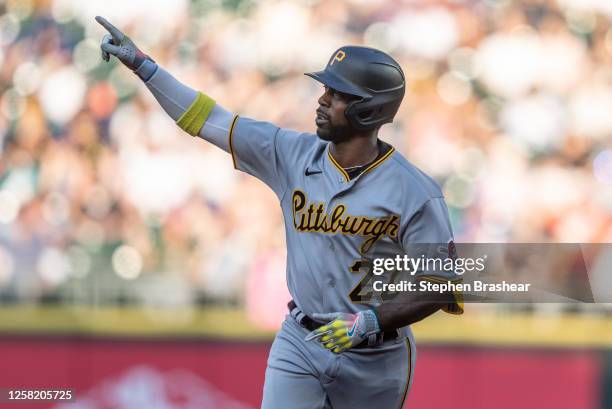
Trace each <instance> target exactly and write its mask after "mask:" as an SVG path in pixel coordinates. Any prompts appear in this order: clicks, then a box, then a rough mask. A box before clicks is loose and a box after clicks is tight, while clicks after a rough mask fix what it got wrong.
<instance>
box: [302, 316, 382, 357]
mask: <svg viewBox="0 0 612 409" xmlns="http://www.w3.org/2000/svg"><path fill="white" fill-rule="evenodd" d="M312 318H313V319H314V320H316V321H321V322H325V321H327V322H328V323H327V324H326V325H322V326H320V327H319V328H317V329H315V330H314V331H312V332H310V333H309V334H308V335H306V337H305V338H304V339H305V340H306V341H312V340H318V341H319V342H320V343H321V344H322V345H323V346H324V347H325V348H327V349H329V350H331V351H332V352H334V353H336V354H339V353H341V352H344V351H346V350H347V349H349V348H353V347H355V346H357V345H359V344H361V343H362V342H363V341H364V340H366V339H367V338H368V337H369V336H370V335H373V334H378V333H379V332H380V326H379V325H378V319H377V318H376V314H374V311H372V310H367V311H360V312H358V313H357V314H347V313H344V312H332V313H327V314H319V313H316V314H313V315H312Z"/></svg>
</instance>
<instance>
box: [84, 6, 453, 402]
mask: <svg viewBox="0 0 612 409" xmlns="http://www.w3.org/2000/svg"><path fill="white" fill-rule="evenodd" d="M96 20H97V21H98V22H99V23H100V24H101V25H102V26H103V27H104V28H105V29H106V30H108V32H109V34H107V35H105V36H104V38H103V40H102V45H101V49H102V57H103V58H104V59H105V60H106V61H108V60H109V58H110V55H113V56H115V57H117V58H118V59H119V60H120V61H121V62H122V63H123V64H124V65H126V66H127V67H128V68H129V69H131V70H133V71H134V72H135V74H136V75H138V76H139V77H140V78H141V79H142V81H143V82H144V83H145V85H146V86H147V88H148V89H149V90H150V91H151V92H152V93H153V95H154V96H155V98H156V99H157V101H158V102H159V103H160V105H161V106H162V108H163V109H164V110H165V111H166V112H167V113H168V115H170V117H172V119H174V120H175V121H176V123H177V125H178V126H179V127H181V128H182V129H183V130H185V131H186V132H187V133H189V134H191V135H193V136H199V137H201V138H203V139H205V140H207V141H208V142H211V143H213V144H214V145H216V146H218V147H219V148H221V149H223V150H225V151H226V152H228V153H229V154H230V155H231V158H232V161H233V163H234V167H235V168H236V169H238V170H241V171H244V172H247V173H249V174H251V175H253V176H255V177H257V178H258V179H260V180H261V181H263V182H264V183H266V184H267V185H268V186H269V187H270V188H271V189H272V190H273V191H274V193H275V194H276V195H277V196H278V199H279V201H280V206H281V209H282V212H283V216H284V220H285V231H286V241H287V284H288V287H289V291H290V293H291V295H292V297H293V300H292V301H291V302H290V303H289V312H290V314H288V315H287V317H286V319H285V321H284V322H283V324H282V328H281V330H280V331H279V333H278V334H277V335H276V338H275V340H274V342H273V344H272V347H271V350H270V355H269V359H268V366H267V369H266V377H265V384H264V391H263V400H262V408H265V409H281V408H282V409H302V408H304V409H306V408H307V409H312V408H333V409H345V408H346V409H349V408H350V409H355V408H390V409H391V408H392V409H396V408H401V407H402V406H403V404H404V400H405V398H406V394H407V393H408V390H409V388H410V384H411V382H412V374H413V372H414V364H415V344H414V339H413V336H412V333H411V331H410V328H409V325H410V324H412V323H414V322H417V321H419V320H421V319H423V318H425V317H427V316H429V315H431V314H433V313H434V312H436V311H437V310H439V309H443V310H445V311H447V312H451V313H461V312H462V306H461V305H460V303H459V302H457V301H456V300H455V298H454V296H453V295H452V294H444V298H443V299H441V298H440V297H437V298H436V300H435V301H432V298H431V297H430V296H431V294H429V293H427V292H422V293H419V294H412V295H411V297H412V298H411V299H410V302H403V303H380V302H379V303H369V304H368V303H365V304H364V303H358V302H354V301H355V300H357V301H358V298H359V294H358V293H359V292H360V291H361V289H362V288H363V287H364V284H365V281H366V278H367V277H371V274H369V266H370V264H369V263H370V262H371V260H373V259H375V258H389V257H394V256H395V255H397V254H402V253H404V254H405V253H406V251H407V248H408V247H409V245H410V244H411V243H448V244H449V248H450V247H451V244H452V230H451V225H450V222H449V219H448V211H447V208H446V205H445V202H444V198H443V196H442V193H441V191H440V189H439V187H438V186H437V184H436V183H435V182H434V181H433V180H432V179H431V178H429V177H428V176H426V175H425V174H424V173H423V172H421V171H420V170H419V169H417V168H416V167H415V166H413V165H412V164H411V163H409V162H408V161H407V160H406V159H405V158H404V157H403V156H402V155H401V154H400V153H398V152H397V151H396V150H395V149H394V148H393V147H392V146H391V145H389V144H387V143H385V142H383V141H381V140H380V139H378V137H377V135H378V130H379V129H380V127H381V126H382V125H383V124H385V123H390V122H392V120H393V118H394V116H395V114H396V113H397V111H398V109H399V106H400V103H401V101H402V98H403V96H404V91H405V78H404V73H403V72H402V69H401V67H400V66H399V64H398V63H397V62H396V61H395V60H394V59H393V58H391V57H390V56H389V55H387V54H385V53H383V52H381V51H378V50H375V49H372V48H367V47H357V46H346V47H342V48H340V49H339V50H337V51H336V52H335V53H334V54H333V55H332V57H331V58H330V60H329V62H328V63H327V66H326V67H325V69H324V70H322V71H319V72H314V73H308V74H306V75H308V76H310V77H312V78H314V79H315V80H317V81H319V82H321V83H322V84H323V85H324V92H323V94H322V95H321V97H320V98H319V100H318V103H319V107H318V109H317V111H316V121H315V123H316V134H312V133H308V132H297V131H292V130H287V129H282V128H279V127H278V126H276V125H274V124H272V123H269V122H263V121H258V120H254V119H249V118H243V117H240V116H238V115H234V114H232V113H230V112H228V111H227V110H226V109H224V108H223V107H221V106H220V105H219V104H217V103H216V102H215V101H214V100H213V99H212V98H211V97H210V96H208V95H206V94H204V93H202V92H198V91H196V90H193V89H191V88H189V87H188V86H186V85H184V84H182V83H180V82H179V81H178V80H177V79H175V78H174V77H173V76H171V75H170V74H169V73H168V72H166V71H165V70H164V69H163V68H162V67H160V66H159V65H157V64H156V63H155V61H154V60H153V59H151V58H150V57H149V56H147V55H146V54H144V53H143V52H142V51H140V50H139V49H138V48H137V47H136V45H135V44H134V43H133V41H132V40H130V39H129V38H128V37H127V36H126V35H124V34H123V33H122V32H121V31H119V30H118V29H117V28H116V27H114V26H113V25H112V24H111V23H109V22H108V21H106V20H105V19H104V18H102V17H96ZM455 278H456V277H453V276H452V275H449V273H445V272H440V273H435V272H434V273H433V274H431V273H428V274H427V275H426V274H421V276H420V277H419V279H424V280H432V281H445V280H449V279H455Z"/></svg>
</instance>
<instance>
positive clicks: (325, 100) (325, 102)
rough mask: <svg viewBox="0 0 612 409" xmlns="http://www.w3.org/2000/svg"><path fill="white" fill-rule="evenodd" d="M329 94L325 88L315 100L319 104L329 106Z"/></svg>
mask: <svg viewBox="0 0 612 409" xmlns="http://www.w3.org/2000/svg"><path fill="white" fill-rule="evenodd" d="M330 98H331V97H330V95H329V92H328V91H327V90H325V92H323V94H322V95H321V96H320V97H319V99H318V100H317V102H318V103H319V105H323V106H325V107H329V104H330V101H331V99H330Z"/></svg>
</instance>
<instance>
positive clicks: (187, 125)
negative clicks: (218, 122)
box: [176, 92, 216, 136]
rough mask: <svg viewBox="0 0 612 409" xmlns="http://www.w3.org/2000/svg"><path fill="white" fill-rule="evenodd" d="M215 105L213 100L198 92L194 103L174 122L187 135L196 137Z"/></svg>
mask: <svg viewBox="0 0 612 409" xmlns="http://www.w3.org/2000/svg"><path fill="white" fill-rule="evenodd" d="M215 104H216V102H215V100H214V99H212V98H211V97H209V96H208V95H204V94H202V93H201V92H198V96H197V97H196V99H195V101H193V102H192V103H191V105H190V106H189V108H187V111H185V112H184V113H183V115H181V117H180V118H179V119H178V121H176V124H177V125H178V126H180V127H181V129H182V130H183V131H185V132H187V133H188V134H189V135H192V136H197V135H198V134H199V133H200V129H202V126H204V122H206V119H208V116H209V115H210V112H211V111H212V109H213V108H214V106H215Z"/></svg>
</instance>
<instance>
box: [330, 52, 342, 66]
mask: <svg viewBox="0 0 612 409" xmlns="http://www.w3.org/2000/svg"><path fill="white" fill-rule="evenodd" d="M345 58H346V53H345V52H344V51H342V50H338V52H337V53H336V55H334V58H332V60H331V62H330V63H329V65H334V63H335V62H336V61H338V62H340V61H342V60H344V59H345Z"/></svg>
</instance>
